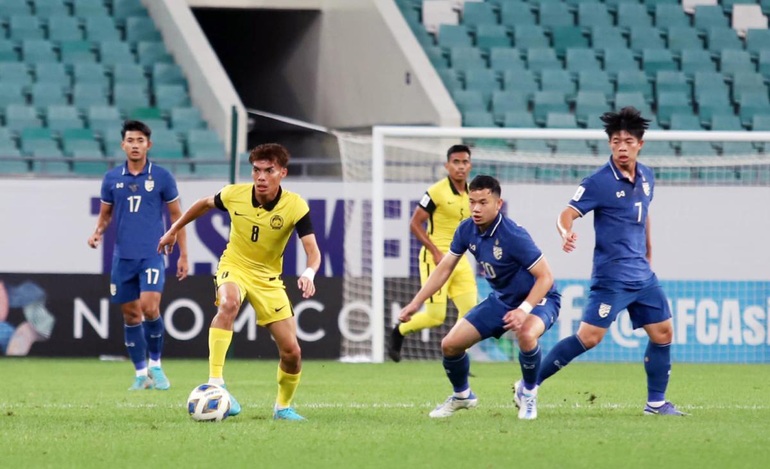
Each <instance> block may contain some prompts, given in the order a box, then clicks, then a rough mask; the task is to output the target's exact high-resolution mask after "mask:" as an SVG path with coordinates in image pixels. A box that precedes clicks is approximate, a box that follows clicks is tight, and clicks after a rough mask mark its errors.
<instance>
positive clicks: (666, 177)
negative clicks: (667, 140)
mask: <svg viewBox="0 0 770 469" xmlns="http://www.w3.org/2000/svg"><path fill="white" fill-rule="evenodd" d="M647 145H648V143H645V144H644V147H645V148H644V149H643V150H642V151H644V150H646V147H647ZM648 154H652V153H648ZM661 156H666V155H661ZM655 179H657V180H658V181H661V182H663V183H680V182H690V181H691V180H692V172H691V171H690V169H689V168H665V167H664V168H655Z"/></svg>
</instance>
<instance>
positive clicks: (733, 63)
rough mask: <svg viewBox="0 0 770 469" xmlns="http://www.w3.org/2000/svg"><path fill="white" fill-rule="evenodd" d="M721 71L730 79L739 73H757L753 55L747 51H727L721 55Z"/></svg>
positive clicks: (723, 51)
mask: <svg viewBox="0 0 770 469" xmlns="http://www.w3.org/2000/svg"><path fill="white" fill-rule="evenodd" d="M719 70H720V71H721V72H722V73H723V74H724V75H725V76H727V77H728V78H729V77H730V76H732V75H733V74H734V73H738V72H755V71H756V70H757V69H756V67H755V66H754V63H753V62H752V61H751V55H750V54H749V53H748V52H747V51H745V50H733V49H725V50H722V51H721V52H720V54H719Z"/></svg>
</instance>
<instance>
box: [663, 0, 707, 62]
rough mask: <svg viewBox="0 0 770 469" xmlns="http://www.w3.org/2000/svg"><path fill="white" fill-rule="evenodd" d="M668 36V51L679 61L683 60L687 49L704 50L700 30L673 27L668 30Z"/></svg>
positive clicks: (687, 27) (688, 27)
mask: <svg viewBox="0 0 770 469" xmlns="http://www.w3.org/2000/svg"><path fill="white" fill-rule="evenodd" d="M677 8H679V7H677ZM666 36H667V37H668V50H670V51H671V53H672V54H673V55H674V57H675V58H677V59H681V57H682V51H683V50H685V49H703V41H702V40H701V38H700V35H699V34H698V30H697V29H695V28H691V27H690V26H671V27H670V28H668V32H667V33H666Z"/></svg>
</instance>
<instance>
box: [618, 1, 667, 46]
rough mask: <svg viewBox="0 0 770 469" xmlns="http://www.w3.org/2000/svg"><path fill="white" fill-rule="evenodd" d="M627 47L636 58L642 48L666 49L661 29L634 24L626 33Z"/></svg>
mask: <svg viewBox="0 0 770 469" xmlns="http://www.w3.org/2000/svg"><path fill="white" fill-rule="evenodd" d="M639 6H641V5H639ZM628 44H629V48H630V49H631V50H632V51H633V52H634V55H635V56H636V57H637V58H641V57H642V53H643V51H644V50H646V49H649V50H668V49H667V48H666V42H665V41H664V40H663V34H662V31H661V30H660V29H658V28H655V27H653V26H634V27H632V28H631V31H630V33H629V35H628Z"/></svg>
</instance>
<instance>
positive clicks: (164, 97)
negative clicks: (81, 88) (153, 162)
mask: <svg viewBox="0 0 770 469" xmlns="http://www.w3.org/2000/svg"><path fill="white" fill-rule="evenodd" d="M490 71H491V70H490ZM154 95H155V106H156V107H159V108H161V109H171V108H172V107H182V106H189V105H190V96H189V95H188V94H187V90H186V89H185V87H184V86H183V85H157V86H155V89H154Z"/></svg>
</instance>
